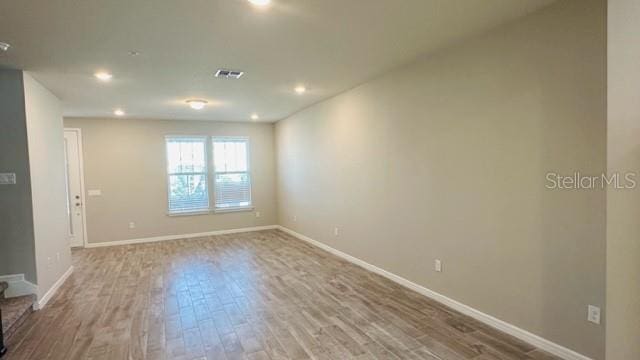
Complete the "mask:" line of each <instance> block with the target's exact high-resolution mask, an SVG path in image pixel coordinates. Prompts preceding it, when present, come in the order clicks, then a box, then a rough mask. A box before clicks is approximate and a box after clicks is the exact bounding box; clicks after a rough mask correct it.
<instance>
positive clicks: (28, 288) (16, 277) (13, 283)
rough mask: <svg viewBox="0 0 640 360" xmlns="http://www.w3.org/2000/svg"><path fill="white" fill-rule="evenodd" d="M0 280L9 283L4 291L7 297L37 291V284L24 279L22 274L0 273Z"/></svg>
mask: <svg viewBox="0 0 640 360" xmlns="http://www.w3.org/2000/svg"><path fill="white" fill-rule="evenodd" d="M0 282H6V283H7V284H9V287H8V288H7V290H5V291H4V295H5V296H6V297H8V298H12V297H16V296H23V295H30V294H37V293H38V285H36V284H34V283H32V282H30V281H28V280H26V279H25V278H24V274H13V275H0Z"/></svg>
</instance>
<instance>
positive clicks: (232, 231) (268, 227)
mask: <svg viewBox="0 0 640 360" xmlns="http://www.w3.org/2000/svg"><path fill="white" fill-rule="evenodd" d="M277 228H278V225H266V226H254V227H246V228H238V229H229V230H215V231H207V232H201V233H192V234H180V235H163V236H154V237H148V238H139V239H128V240H117V241H106V242H100V243H89V244H87V245H86V246H85V247H87V248H96V247H104V246H118V245H131V244H142V243H148V242H157V241H167V240H178V239H190V238H197V237H203V236H212V235H224V234H235V233H242V232H250V231H260V230H273V229H277Z"/></svg>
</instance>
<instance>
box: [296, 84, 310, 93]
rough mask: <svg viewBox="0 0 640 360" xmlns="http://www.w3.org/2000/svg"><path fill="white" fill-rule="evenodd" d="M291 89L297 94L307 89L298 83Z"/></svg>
mask: <svg viewBox="0 0 640 360" xmlns="http://www.w3.org/2000/svg"><path fill="white" fill-rule="evenodd" d="M293 90H295V92H297V93H298V94H304V92H305V91H307V88H306V87H304V86H303V85H298V86H296V88H295V89H293Z"/></svg>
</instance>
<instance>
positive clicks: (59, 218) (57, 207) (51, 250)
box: [24, 73, 71, 298]
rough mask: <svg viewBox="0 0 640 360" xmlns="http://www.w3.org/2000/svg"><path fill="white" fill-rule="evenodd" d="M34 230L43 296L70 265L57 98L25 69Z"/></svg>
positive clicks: (60, 114) (40, 287)
mask: <svg viewBox="0 0 640 360" xmlns="http://www.w3.org/2000/svg"><path fill="white" fill-rule="evenodd" d="M24 102H25V113H26V122H27V139H28V146H29V170H30V173H31V200H32V203H33V233H34V239H35V250H36V251H35V259H36V266H37V271H38V293H39V294H38V296H39V297H40V298H42V296H43V295H44V294H46V293H47V291H49V289H51V287H52V286H53V285H54V283H55V282H56V281H57V280H58V279H60V277H61V276H62V275H63V274H64V273H65V272H66V271H67V270H68V269H69V267H70V266H71V252H70V251H69V243H68V239H67V235H68V224H69V218H68V216H67V211H66V185H65V181H66V178H65V169H64V140H63V128H62V108H61V106H60V101H59V100H58V99H57V98H56V97H55V96H54V95H53V94H52V93H51V92H49V90H47V89H45V88H44V87H43V86H42V85H40V84H39V83H38V82H37V81H36V80H34V79H33V78H32V77H31V75H29V73H24Z"/></svg>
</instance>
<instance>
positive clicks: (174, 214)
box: [167, 210, 211, 217]
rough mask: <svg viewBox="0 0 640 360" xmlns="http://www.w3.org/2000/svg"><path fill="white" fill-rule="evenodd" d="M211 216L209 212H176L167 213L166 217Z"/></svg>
mask: <svg viewBox="0 0 640 360" xmlns="http://www.w3.org/2000/svg"><path fill="white" fill-rule="evenodd" d="M209 214H211V210H195V211H177V212H168V213H167V216H171V217H174V216H195V215H209Z"/></svg>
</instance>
